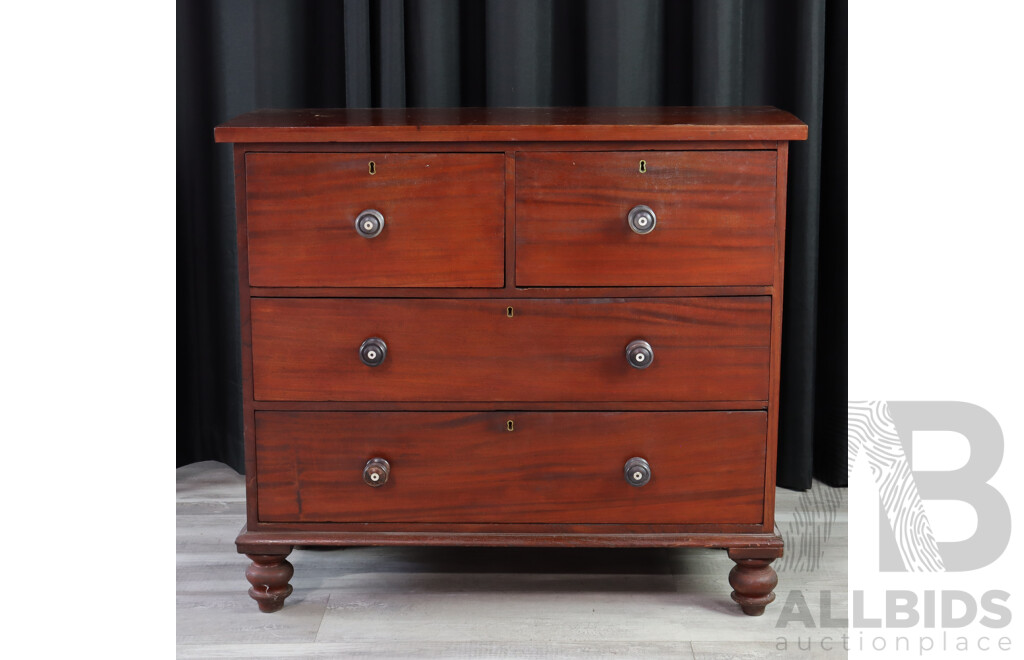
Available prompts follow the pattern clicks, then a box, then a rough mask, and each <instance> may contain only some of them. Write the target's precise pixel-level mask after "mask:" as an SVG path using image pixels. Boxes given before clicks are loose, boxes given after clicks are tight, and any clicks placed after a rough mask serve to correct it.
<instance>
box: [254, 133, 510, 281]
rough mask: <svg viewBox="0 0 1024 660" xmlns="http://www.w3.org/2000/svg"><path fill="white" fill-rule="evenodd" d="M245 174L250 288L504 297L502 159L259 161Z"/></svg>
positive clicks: (306, 156)
mask: <svg viewBox="0 0 1024 660" xmlns="http://www.w3.org/2000/svg"><path fill="white" fill-rule="evenodd" d="M371 161H372V162H373V169H374V174H370V172H369V168H370V165H369V163H370V162H371ZM245 169H246V182H245V196H246V214H247V221H248V240H249V284H250V285H251V286H265V287H457V286H458V287H500V286H503V285H504V281H505V275H504V268H505V266H504V264H505V257H504V252H505V247H504V240H505V239H504V236H505V229H504V219H505V166H504V157H503V156H502V155H501V154H447V153H445V154H388V153H376V154H371V153H367V154H331V153H251V154H248V155H247V156H246V159H245ZM369 209H372V210H376V211H378V212H379V213H380V214H381V215H382V216H383V218H384V223H383V229H382V231H380V233H379V234H377V235H376V236H373V237H372V238H368V237H366V236H363V235H362V234H360V233H359V232H358V231H357V230H356V218H357V217H359V216H360V214H361V213H362V212H363V211H365V210H369Z"/></svg>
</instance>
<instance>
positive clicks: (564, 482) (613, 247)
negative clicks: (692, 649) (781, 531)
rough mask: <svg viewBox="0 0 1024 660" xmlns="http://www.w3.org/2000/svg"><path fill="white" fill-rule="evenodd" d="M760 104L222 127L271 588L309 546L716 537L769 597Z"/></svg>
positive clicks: (752, 585) (768, 282) (261, 592)
mask: <svg viewBox="0 0 1024 660" xmlns="http://www.w3.org/2000/svg"><path fill="white" fill-rule="evenodd" d="M806 135H807V128H806V126H805V125H804V124H802V123H801V122H800V121H798V120H797V119H796V118H794V117H793V116H791V115H789V114H787V113H785V112H782V111H780V110H776V109H774V108H763V107H760V108H704V109H701V108H647V109H641V108H634V109H565V108H562V109H449V110H443V109H421V110H382V109H375V110H304V111H258V112H253V113H249V114H246V115H243V116H241V117H238V118H236V119H234V120H232V121H230V122H228V123H226V124H224V125H222V126H219V127H218V128H217V129H216V139H217V141H218V142H230V143H234V165H235V186H236V207H237V219H238V263H239V284H240V292H241V333H242V346H243V355H242V362H243V369H244V374H243V375H244V380H243V383H244V392H243V396H244V415H245V420H244V424H245V442H246V485H247V500H248V506H247V512H248V520H247V523H246V525H245V527H244V528H243V530H242V532H241V534H240V535H239V536H238V539H237V541H236V543H237V546H238V550H239V552H242V553H245V554H247V555H248V556H249V557H250V558H251V559H252V564H251V566H250V567H249V569H248V571H247V572H246V576H247V578H248V580H249V582H250V583H251V584H252V588H251V589H250V591H249V593H250V595H251V596H252V597H253V598H254V599H255V600H256V601H257V602H258V604H259V607H260V609H261V610H263V611H265V612H271V611H275V610H277V609H279V608H280V607H281V606H282V605H283V603H284V599H285V598H286V597H287V596H288V595H289V594H290V593H291V591H292V588H291V586H290V585H289V584H288V582H289V580H290V578H291V576H292V573H293V568H292V565H291V564H290V563H289V562H288V561H287V560H286V557H287V556H288V554H289V553H290V552H291V550H292V548H293V546H295V545H316V544H321V545H375V544H380V545H384V544H400V545H490V546H512V545H521V546H524V545H525V546H606V547H607V546H632V547H637V546H652V547H653V546H661V547H666V546H671V547H686V546H691V547H692V546H697V547H715V548H724V549H726V550H727V551H728V553H729V556H730V557H731V558H732V559H733V560H734V561H735V562H736V564H735V566H734V568H733V570H732V572H731V573H730V575H729V581H730V583H731V585H732V587H733V589H734V591H733V598H734V600H736V601H737V602H738V603H739V604H740V606H741V607H742V608H743V611H744V612H746V613H747V614H760V613H762V612H763V611H764V607H765V606H766V605H767V604H768V603H770V602H771V601H772V599H773V598H774V595H773V593H772V590H773V588H774V586H775V584H776V582H777V577H776V575H775V572H774V570H773V569H772V568H771V566H770V564H771V562H772V561H773V560H774V559H775V558H777V557H779V556H781V554H782V539H781V538H780V537H779V536H778V535H777V534H776V533H775V527H774V490H775V454H776V431H777V416H778V392H779V349H780V341H781V339H780V328H781V326H782V275H783V253H784V247H785V208H786V169H787V156H788V145H789V141H790V140H802V139H805V138H806Z"/></svg>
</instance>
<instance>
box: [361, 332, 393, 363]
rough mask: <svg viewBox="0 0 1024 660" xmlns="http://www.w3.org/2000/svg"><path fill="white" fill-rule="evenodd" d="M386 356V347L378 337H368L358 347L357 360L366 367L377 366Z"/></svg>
mask: <svg viewBox="0 0 1024 660" xmlns="http://www.w3.org/2000/svg"><path fill="white" fill-rule="evenodd" d="M387 356H388V345H387V344H385V343H384V340H383V339H381V338H380V337H370V338H369V339H367V340H366V341H364V342H363V344H362V345H361V346H360V347H359V359H360V360H362V361H363V364H365V365H366V366H368V367H376V366H379V365H380V363H381V362H383V361H384V358H386V357H387Z"/></svg>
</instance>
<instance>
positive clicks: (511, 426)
mask: <svg viewBox="0 0 1024 660" xmlns="http://www.w3.org/2000/svg"><path fill="white" fill-rule="evenodd" d="M505 428H507V429H508V430H509V431H515V430H516V426H515V424H513V423H512V420H511V419H510V420H508V421H507V422H506V423H505Z"/></svg>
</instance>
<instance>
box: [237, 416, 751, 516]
mask: <svg viewBox="0 0 1024 660" xmlns="http://www.w3.org/2000/svg"><path fill="white" fill-rule="evenodd" d="M766 421H767V419H766V416H765V413H763V412H701V413H636V412H634V413H615V412H601V413H575V412H573V413H521V412H508V413H494V412H490V413H473V412H469V413H281V412H257V413H256V456H257V466H258V470H259V475H258V481H259V494H258V496H259V515H260V520H262V521H309V522H353V521H361V522H494V523H503V522H509V523H513V522H520V523H522V522H534V523H708V522H718V523H757V522H760V521H761V513H762V499H763V497H764V484H763V483H762V479H763V474H764V461H765V444H764V434H765V430H766V429H765V424H766ZM510 423H511V425H512V429H513V430H511V431H509V430H508V426H509V424H510ZM635 456H636V457H641V458H644V459H645V460H646V461H647V462H648V463H649V464H650V466H651V473H652V478H651V480H650V482H648V483H647V484H646V485H644V486H641V487H637V486H632V485H630V484H629V483H627V482H626V479H625V477H624V476H623V466H624V465H625V463H626V461H627V460H628V459H630V458H632V457H635ZM376 457H380V458H383V459H385V460H387V461H388V463H389V464H390V467H391V470H390V475H389V477H388V479H387V482H386V483H385V484H384V485H383V486H380V487H378V488H372V487H369V486H367V485H366V484H365V483H364V482H363V479H362V471H363V467H364V465H365V464H366V463H367V461H368V460H370V459H372V458H376Z"/></svg>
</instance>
